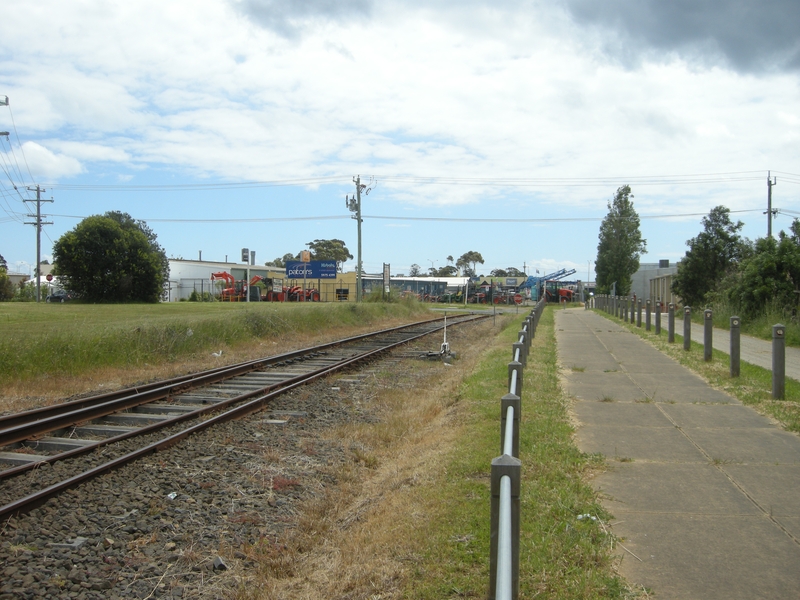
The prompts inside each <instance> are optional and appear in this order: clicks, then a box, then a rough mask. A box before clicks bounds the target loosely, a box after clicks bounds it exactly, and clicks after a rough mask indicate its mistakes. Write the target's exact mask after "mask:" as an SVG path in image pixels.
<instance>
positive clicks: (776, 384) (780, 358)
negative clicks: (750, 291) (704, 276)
mask: <svg viewBox="0 0 800 600" xmlns="http://www.w3.org/2000/svg"><path fill="white" fill-rule="evenodd" d="M629 303H630V307H631V319H630V322H631V324H632V323H633V308H634V300H633V298H632V297H631V298H628V297H627V296H622V297H620V296H611V295H608V294H600V295H598V296H595V305H594V306H595V308H597V309H598V310H602V311H604V312H606V313H608V314H612V315H614V316H616V317H619V318H621V319H622V320H623V321H626V322H627V320H628V319H627V313H626V310H627V307H628V305H629ZM586 308H587V309H588V308H589V304H588V303H587V304H586ZM675 309H676V307H675V304H674V303H670V304H669V306H668V307H667V341H668V343H670V344H672V343H674V342H675ZM645 310H646V315H645V316H646V318H645V323H646V326H645V327H646V330H647V331H650V314H651V312H650V311H651V307H650V300H647V302H646V306H645ZM661 312H662V306H661V304H660V303H657V304H656V306H655V321H656V326H655V333H656V335H660V334H661ZM641 314H642V301H641V300H639V305H638V317H637V319H636V325H637V326H638V327H641V326H642V318H641ZM741 325H742V320H741V319H740V318H739V317H738V316H733V317H731V318H730V353H729V356H730V376H731V377H738V376H739V371H740V364H739V363H740V355H741V348H740V344H741V337H740V329H741ZM713 332H714V324H713V313H712V311H711V309H705V310H704V311H703V360H705V361H706V362H710V361H711V360H712V357H713ZM691 347H692V308H691V307H690V306H684V307H683V349H684V350H686V351H689V350H691ZM771 370H772V397H773V398H774V399H776V400H780V399H783V397H784V394H785V391H786V327H785V326H784V325H782V324H780V323H778V324H777V325H774V326H773V327H772V369H771Z"/></svg>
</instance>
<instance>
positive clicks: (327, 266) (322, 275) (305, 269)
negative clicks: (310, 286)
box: [286, 260, 336, 279]
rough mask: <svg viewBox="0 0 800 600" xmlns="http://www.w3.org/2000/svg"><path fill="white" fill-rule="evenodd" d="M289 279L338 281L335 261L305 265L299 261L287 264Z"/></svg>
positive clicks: (318, 261) (320, 261) (314, 261)
mask: <svg viewBox="0 0 800 600" xmlns="http://www.w3.org/2000/svg"><path fill="white" fill-rule="evenodd" d="M286 277H287V278H288V279H303V278H305V279H336V261H335V260H312V261H310V262H307V263H304V262H301V261H299V260H290V261H287V262H286Z"/></svg>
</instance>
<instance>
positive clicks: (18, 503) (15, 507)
mask: <svg viewBox="0 0 800 600" xmlns="http://www.w3.org/2000/svg"><path fill="white" fill-rule="evenodd" d="M482 318H487V316H480V317H476V318H474V319H473V320H479V319H482ZM462 322H463V321H462ZM427 323H430V321H428V322H427ZM438 329H441V327H439V328H434V329H431V330H428V331H424V332H420V333H417V334H415V335H413V336H411V337H408V338H405V339H402V340H398V341H394V342H391V343H389V344H386V345H383V346H381V347H379V348H374V349H370V350H367V351H364V352H362V353H360V354H358V355H356V356H353V357H351V358H348V359H345V360H342V361H341V362H340V363H337V364H335V365H331V366H327V367H323V368H321V369H317V370H315V371H313V372H312V373H309V374H305V375H301V376H298V377H296V378H294V379H296V381H294V382H292V383H286V384H285V385H283V386H281V387H280V388H279V389H277V390H272V391H269V392H267V393H265V394H261V395H258V397H256V398H254V399H251V400H250V401H249V402H245V403H244V404H240V405H239V406H235V407H233V408H232V409H231V410H228V411H224V412H222V413H220V414H218V415H216V416H213V417H211V418H209V419H206V420H204V421H201V422H200V423H197V424H195V425H193V426H191V427H188V428H187V429H184V430H183V431H180V432H178V433H175V434H172V435H170V436H167V437H166V438H164V439H161V440H159V441H157V442H154V443H151V444H148V445H147V446H144V447H142V448H139V449H137V450H134V451H132V452H129V453H127V454H125V455H123V456H120V457H117V458H115V459H113V460H110V461H108V462H106V463H103V464H101V465H98V466H96V467H93V468H91V469H88V470H87V471H84V472H83V473H80V474H78V475H74V476H73V477H70V478H68V479H65V480H63V481H61V482H59V483H56V484H53V485H50V486H48V487H47V488H45V489H43V490H39V491H37V492H33V493H32V494H29V495H27V496H25V497H24V498H20V499H18V500H15V501H13V502H10V503H8V504H6V505H5V506H2V507H0V519H2V518H6V517H8V516H11V515H14V514H18V513H21V512H25V511H28V510H31V509H33V508H35V507H37V506H40V505H41V504H43V503H44V502H46V501H47V500H48V499H50V498H51V497H53V496H55V495H57V494H59V493H60V492H63V491H64V490H67V489H70V488H72V487H74V486H76V485H78V484H79V483H82V482H83V481H86V480H88V479H91V478H93V477H97V476H98V475H101V474H103V473H106V472H108V471H111V470H113V469H116V468H119V467H121V466H123V465H125V464H127V463H129V462H132V461H134V460H136V459H137V458H140V457H142V456H145V455H148V454H151V453H153V452H157V451H160V450H165V449H167V448H169V447H171V446H173V445H175V444H177V443H178V442H180V441H181V440H183V439H185V438H187V437H188V436H190V435H192V434H194V433H197V432H199V431H202V430H204V429H207V428H209V427H212V426H213V425H217V424H219V423H224V422H227V421H231V420H234V419H239V418H242V417H244V416H247V415H249V414H251V413H253V412H257V411H259V410H261V409H263V408H264V406H265V405H267V404H268V403H269V402H270V401H271V400H272V399H273V398H275V397H277V396H279V395H281V394H284V393H286V392H288V391H289V390H292V389H294V388H297V387H299V386H301V385H305V384H307V383H309V382H311V381H315V380H317V379H319V378H321V377H324V376H327V375H329V374H331V373H334V372H336V371H340V370H342V369H345V368H347V367H350V366H353V365H355V364H357V363H360V362H363V361H365V360H368V359H370V358H372V357H374V356H376V355H378V354H381V353H384V352H386V351H388V350H391V349H393V348H396V347H397V346H400V345H403V344H406V343H408V342H411V341H414V340H416V339H419V338H421V337H424V336H426V335H430V334H431V333H434V332H435V331H437V330H438ZM233 400H234V399H229V400H226V401H225V402H226V403H227V404H230V403H232V401H233ZM205 408H206V409H209V410H211V409H217V410H219V408H220V404H216V405H213V406H208V407H205ZM194 414H196V413H194ZM170 423H174V421H170ZM159 425H160V424H159ZM136 433H137V434H140V435H141V430H138V431H137V432H136ZM37 464H38V463H37Z"/></svg>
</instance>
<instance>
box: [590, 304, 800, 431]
mask: <svg viewBox="0 0 800 600" xmlns="http://www.w3.org/2000/svg"><path fill="white" fill-rule="evenodd" d="M595 312H597V314H599V315H601V316H603V317H606V318H607V319H609V320H613V321H614V322H615V323H619V324H620V325H622V326H623V327H626V328H627V329H628V330H629V331H632V332H633V333H635V334H637V335H638V336H639V337H641V338H643V339H645V340H647V341H648V342H650V343H651V344H653V345H654V346H655V347H656V348H658V349H659V350H661V351H662V352H663V353H664V354H666V355H667V356H670V357H672V358H673V359H675V360H677V361H678V362H679V363H680V364H682V365H683V366H685V367H687V368H688V369H690V370H692V371H694V372H695V373H697V374H698V375H700V376H701V377H703V378H704V379H705V380H706V381H707V382H708V383H709V384H710V385H711V386H712V387H715V388H716V389H719V390H723V391H724V392H726V393H728V394H730V395H731V396H733V397H734V398H737V399H738V400H740V401H741V402H742V403H743V404H746V405H747V406H752V407H753V408H754V409H756V410H757V411H759V412H760V413H761V414H764V415H767V416H770V417H772V418H774V419H775V420H777V421H778V422H779V423H780V424H781V425H782V426H783V427H784V429H786V430H788V431H794V432H798V433H800V383H798V382H797V381H795V380H794V379H790V378H787V379H786V385H785V394H784V399H783V400H773V399H772V372H771V371H769V370H768V369H764V368H762V367H758V366H755V365H751V364H749V363H746V362H742V363H741V366H740V375H739V377H731V376H730V356H729V355H728V354H726V353H725V352H721V351H720V350H716V349H715V350H713V352H712V357H711V358H712V360H711V361H710V362H706V361H705V360H703V344H701V343H698V342H694V341H693V342H692V344H691V348H690V350H689V351H688V352H687V351H686V350H684V349H683V336H681V335H678V334H677V333H676V334H675V343H674V344H670V343H669V342H668V341H667V332H666V328H665V329H663V330H662V332H661V335H656V334H655V332H654V331H652V330H651V331H647V330H646V329H645V328H644V326H642V327H637V326H636V325H633V324H631V323H625V322H623V321H622V320H620V319H617V318H615V317H612V316H611V315H609V314H608V313H606V312H604V311H600V310H598V311H595ZM677 328H678V324H677V323H676V329H677Z"/></svg>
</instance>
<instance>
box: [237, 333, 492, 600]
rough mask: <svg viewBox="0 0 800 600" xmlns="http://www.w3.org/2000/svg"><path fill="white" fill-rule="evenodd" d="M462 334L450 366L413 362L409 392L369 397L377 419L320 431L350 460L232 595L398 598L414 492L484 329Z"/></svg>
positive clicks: (436, 458)
mask: <svg viewBox="0 0 800 600" xmlns="http://www.w3.org/2000/svg"><path fill="white" fill-rule="evenodd" d="M498 321H499V320H498ZM497 327H498V328H499V327H500V325H499V322H498V326H497ZM469 329H470V331H469V333H467V334H466V335H465V336H464V337H463V339H460V340H454V341H453V347H454V348H457V349H458V350H459V352H460V354H459V360H457V361H456V362H455V365H454V366H452V367H448V366H445V365H443V364H442V363H440V362H431V363H425V362H416V363H414V364H413V377H414V379H415V385H413V386H410V388H409V387H406V386H403V387H404V388H405V389H399V390H398V389H396V388H394V389H387V388H382V389H380V388H378V389H376V390H375V395H374V397H373V400H372V405H373V406H372V408H373V410H376V411H377V412H378V414H379V415H380V419H379V422H377V423H361V424H355V425H346V426H342V427H338V428H336V429H335V430H332V431H330V432H329V437H331V438H333V439H336V440H338V441H339V442H340V443H342V444H343V445H344V446H345V447H348V448H350V449H351V452H353V455H354V460H353V462H352V463H351V464H348V465H347V466H345V467H343V468H342V469H340V470H339V471H338V472H337V473H336V475H337V480H338V482H339V484H338V485H337V486H336V487H335V488H333V489H329V490H327V491H326V492H325V493H324V494H323V495H320V496H319V497H318V498H316V499H315V500H313V501H310V502H307V503H306V504H305V505H304V507H303V509H302V512H301V516H300V519H299V522H298V526H297V528H296V529H295V530H293V531H292V532H291V533H290V534H289V535H287V536H286V537H285V538H284V539H282V540H281V541H280V542H279V543H278V544H275V545H270V546H269V547H268V548H266V549H265V550H264V551H263V552H261V553H260V556H258V557H257V558H258V560H259V565H260V569H259V575H258V576H257V577H256V578H255V579H252V580H250V581H248V582H247V584H246V588H244V587H243V589H242V590H241V591H240V593H239V594H238V595H237V597H238V598H240V599H245V598H276V599H283V598H292V599H298V600H299V599H302V600H318V599H323V598H324V599H329V598H351V599H356V598H365V599H366V598H369V599H378V598H399V597H401V596H402V590H403V587H404V586H403V584H404V582H405V581H406V579H407V577H408V574H409V570H410V569H412V568H413V567H414V564H415V562H416V561H415V557H416V556H417V555H418V553H419V552H420V548H417V547H415V546H414V544H415V543H416V542H415V541H414V540H418V539H419V538H420V536H418V535H415V532H418V531H419V530H420V529H421V528H424V527H425V526H426V520H427V519H428V518H429V517H430V513H429V511H430V510H432V508H433V507H426V506H425V505H424V502H422V501H421V498H424V494H422V493H421V490H423V489H424V488H425V487H428V486H430V485H431V484H432V482H433V481H434V480H435V477H436V473H437V470H438V469H439V468H440V465H442V464H443V463H444V457H445V456H446V454H447V453H448V452H449V451H450V449H451V447H452V445H453V443H454V441H455V440H456V438H457V437H458V436H459V435H460V434H461V427H460V425H459V413H460V412H461V411H460V405H459V403H458V400H459V397H458V390H459V387H460V384H461V380H462V378H463V377H464V376H465V375H466V374H468V373H470V372H471V370H472V368H473V367H474V366H475V365H476V364H477V362H478V360H479V358H480V355H481V353H482V349H485V347H486V339H487V337H488V335H487V334H488V333H489V331H490V330H491V329H492V325H491V323H490V322H489V323H485V324H483V325H480V326H477V327H471V328H469ZM404 370H405V371H406V372H410V371H412V369H404ZM378 385H379V386H380V382H378ZM365 457H366V458H365ZM251 556H252V555H251Z"/></svg>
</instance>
